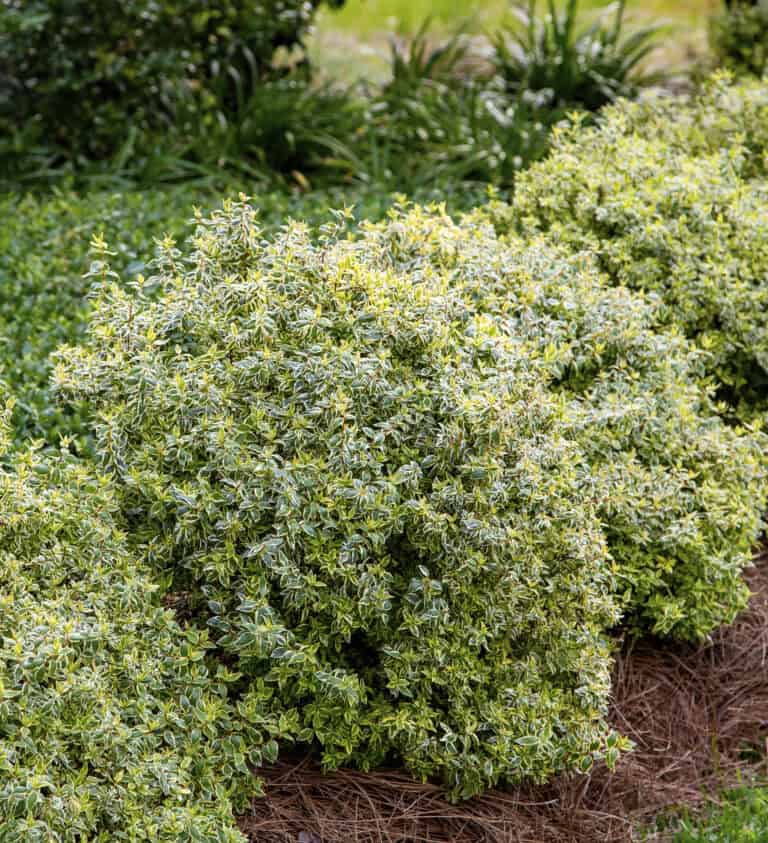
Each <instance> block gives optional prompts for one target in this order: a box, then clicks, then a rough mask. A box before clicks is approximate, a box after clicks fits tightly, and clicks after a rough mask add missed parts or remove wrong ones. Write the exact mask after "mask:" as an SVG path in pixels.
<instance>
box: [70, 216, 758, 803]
mask: <svg viewBox="0 0 768 843" xmlns="http://www.w3.org/2000/svg"><path fill="white" fill-rule="evenodd" d="M254 216H255V215H254V212H253V210H252V209H251V208H250V207H249V206H248V205H247V204H246V203H244V202H237V203H227V204H225V206H224V208H223V209H222V210H221V211H219V212H216V213H214V214H213V215H212V216H211V217H210V218H200V219H199V220H198V228H197V232H196V234H195V236H194V237H193V238H192V239H191V240H190V241H189V243H188V244H187V245H186V246H185V247H182V248H178V247H177V246H176V245H175V244H174V243H173V242H172V241H166V242H165V243H164V245H163V247H162V249H161V251H160V253H159V255H158V258H157V260H156V262H155V264H154V268H153V270H152V274H151V275H150V277H149V278H148V279H146V280H142V281H140V282H139V283H137V284H134V285H133V286H132V287H131V288H130V289H126V287H125V286H124V285H121V284H120V283H119V279H118V278H114V277H113V276H112V273H111V271H110V270H109V268H108V267H107V266H106V265H103V264H97V266H99V267H100V270H99V271H100V274H101V279H100V287H99V292H98V295H97V298H96V301H95V303H94V310H93V313H92V317H91V327H90V334H89V339H88V342H87V343H86V345H85V346H83V347H78V348H69V349H64V350H62V351H60V352H59V354H58V362H57V366H56V372H55V376H54V378H55V383H56V384H57V386H58V388H59V389H62V390H64V391H66V392H67V393H69V394H70V395H73V396H76V397H78V398H79V399H85V401H86V402H88V404H89V405H90V407H91V410H92V413H93V418H94V429H95V437H96V441H97V450H98V452H99V455H100V458H101V460H102V464H103V467H104V469H105V470H107V471H108V473H109V474H111V476H112V477H113V479H114V482H115V485H116V488H117V490H118V492H117V494H118V497H119V500H120V508H121V511H122V513H123V518H124V520H125V524H126V527H127V528H128V529H129V530H130V533H131V535H132V537H133V541H134V542H135V543H136V545H137V546H141V547H143V548H144V552H145V554H146V556H147V559H148V561H149V562H150V563H151V564H152V565H153V566H154V567H155V568H157V569H159V570H160V571H162V572H163V575H164V576H166V577H169V578H170V579H171V580H172V581H173V583H174V587H175V588H178V589H183V590H184V591H185V592H188V593H189V595H190V601H191V608H192V610H193V612H194V613H195V616H196V617H197V618H199V619H200V620H201V621H202V620H203V619H205V620H207V622H208V624H209V625H210V626H211V628H212V629H213V630H214V631H215V634H216V642H217V646H218V647H219V648H220V649H221V650H222V651H223V652H224V653H226V654H227V655H228V658H234V659H236V664H237V669H238V670H239V671H241V672H242V673H243V674H244V675H247V676H249V677H250V678H251V682H252V684H251V686H250V688H249V690H248V692H247V698H248V699H251V698H252V699H253V700H254V701H255V702H254V704H256V702H262V701H263V700H264V698H265V695H268V694H269V693H270V692H274V693H273V695H272V696H271V697H270V698H269V699H270V703H269V706H272V708H270V710H271V711H273V712H274V713H275V714H276V715H277V714H279V713H280V711H281V710H282V707H288V708H292V709H295V710H296V711H297V712H298V718H299V721H300V722H299V723H298V726H297V729H296V731H295V732H294V733H292V737H295V738H296V739H298V740H300V741H305V742H309V741H312V742H315V743H316V744H317V745H319V746H320V748H321V753H322V758H323V760H324V762H325V764H326V765H327V766H329V767H333V766H338V765H340V764H345V763H355V764H357V765H360V766H362V767H364V768H368V767H373V766H375V765H379V764H381V763H384V762H389V761H392V760H402V761H404V762H405V763H406V764H407V765H408V766H409V767H410V769H411V770H412V771H413V772H414V773H415V774H416V775H418V776H421V777H426V776H440V777H442V778H443V779H444V780H445V781H446V782H447V784H448V786H449V790H450V792H451V793H452V794H453V795H454V796H466V795H469V794H472V793H475V792H478V791H480V790H482V789H483V788H484V787H487V786H489V785H491V784H494V783H495V782H497V781H503V780H507V781H517V780H520V779H533V780H544V779H547V778H549V777H551V776H552V775H553V774H554V773H556V772H558V771H563V770H569V769H578V770H587V769H589V767H590V764H591V763H592V761H593V760H594V759H595V758H598V757H601V756H604V757H606V758H607V759H608V760H609V762H613V761H614V760H615V759H616V757H617V754H618V751H619V750H620V749H621V748H622V746H624V745H625V743H624V742H623V741H622V739H621V738H619V737H617V736H616V735H614V734H611V733H610V732H609V731H608V730H607V729H606V726H605V723H604V719H603V716H604V713H605V704H606V696H607V692H608V668H609V662H608V652H607V649H606V645H605V641H604V640H603V633H604V632H605V631H607V630H608V629H609V628H610V627H612V626H614V625H615V624H616V623H617V622H618V621H619V610H621V611H623V612H624V614H625V615H626V617H627V618H628V619H631V622H632V624H633V625H634V626H635V627H636V628H641V629H643V628H646V629H647V628H651V629H653V630H655V631H657V632H659V633H664V634H668V635H674V636H678V637H684V638H701V637H703V636H705V635H706V634H707V633H708V632H709V631H710V630H711V629H712V628H714V627H715V626H717V625H718V624H719V623H721V622H723V621H725V620H729V619H730V618H731V617H732V616H733V614H734V613H735V612H736V611H737V609H738V608H739V607H740V606H741V605H743V603H744V599H745V589H744V586H743V584H742V581H741V571H742V569H743V567H744V566H745V565H746V564H748V561H749V555H748V551H749V548H750V544H751V542H752V540H753V538H754V536H755V534H756V532H757V530H758V529H759V524H760V520H759V511H760V494H759V490H760V488H761V484H762V483H763V482H764V471H763V464H762V462H761V448H762V447H763V444H764V443H763V442H762V440H761V439H760V438H759V437H758V436H757V435H755V436H750V435H747V434H746V433H743V432H739V431H736V430H732V429H729V428H727V427H726V426H725V425H724V424H723V423H722V421H721V420H720V418H719V417H718V415H717V414H716V412H715V410H714V407H713V406H712V403H711V401H710V399H709V397H708V395H707V393H706V392H705V391H704V390H703V389H702V387H701V386H700V383H699V374H700V371H699V370H700V369H701V360H700V354H699V353H698V352H696V351H695V350H694V349H693V348H692V347H691V346H689V345H688V343H687V342H686V341H685V340H684V339H683V338H682V337H680V336H677V335H675V334H672V333H669V334H659V333H657V332H656V331H655V330H654V329H653V326H654V325H655V319H656V310H657V309H658V302H654V301H651V300H646V299H644V298H643V297H641V296H638V295H636V294H632V293H630V292H628V291H626V290H618V289H613V288H611V287H606V286H605V285H604V284H603V283H602V279H601V277H600V275H599V274H598V273H597V272H596V271H595V269H594V267H593V266H592V265H591V263H590V261H589V260H586V259H584V260H576V259H573V258H570V257H569V256H568V255H567V254H560V253H558V252H555V251H553V250H552V249H551V248H549V247H547V245H546V244H544V243H535V244H532V245H526V244H524V243H522V242H517V241H507V242H504V241H501V240H500V239H499V238H498V237H497V236H496V234H495V233H494V231H493V229H492V227H491V226H490V225H488V224H487V223H485V222H484V220H483V218H482V215H474V216H472V217H467V218H465V219H464V220H462V221H461V222H459V223H455V222H452V221H451V220H450V219H449V218H448V217H447V216H446V215H445V214H444V212H442V211H441V210H440V209H438V208H431V209H427V210H423V209H405V210H398V211H394V212H392V214H391V215H390V217H389V218H388V219H387V220H386V221H385V222H382V223H380V224H362V225H360V226H358V227H357V228H352V230H351V231H349V232H348V233H344V231H343V229H344V227H343V226H342V225H341V224H339V225H338V226H327V227H325V228H323V229H321V231H320V234H319V237H313V236H312V235H311V234H310V232H309V231H308V230H307V228H306V227H305V226H301V225H298V224H295V223H294V224H289V225H287V226H286V227H285V228H284V229H283V230H282V231H281V232H280V233H279V234H278V235H276V236H275V237H273V238H267V237H265V236H264V235H263V234H262V232H261V230H260V229H259V227H258V225H257V224H256V221H255V218H254ZM265 704H266V703H265Z"/></svg>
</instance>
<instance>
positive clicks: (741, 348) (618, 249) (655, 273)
mask: <svg viewBox="0 0 768 843" xmlns="http://www.w3.org/2000/svg"><path fill="white" fill-rule="evenodd" d="M767 118H768V88H766V86H765V85H763V84H759V83H755V84H745V85H743V86H731V85H729V83H728V81H727V79H724V78H720V79H716V80H715V81H714V82H713V83H712V84H711V85H710V86H709V88H708V89H707V91H706V92H705V93H704V94H703V95H702V96H701V97H699V98H697V99H695V100H693V101H692V102H688V101H685V100H680V99H673V98H670V99H655V100H652V101H649V102H646V103H643V104H631V103H627V102H622V103H621V104H619V105H617V106H615V107H611V108H609V109H608V110H607V111H605V112H604V114H603V116H602V117H601V119H600V122H599V125H598V126H597V127H595V128H591V129H578V128H574V129H571V130H568V131H563V132H558V133H557V134H556V136H555V140H554V149H553V151H552V153H551V155H550V156H549V157H548V158H547V159H546V160H545V161H544V162H542V163H540V164H538V165H535V166H534V167H533V168H532V169H531V170H530V171H528V172H526V173H525V174H523V175H522V176H521V178H520V180H519V183H518V184H517V188H516V192H515V197H514V201H513V204H512V207H511V208H510V209H506V210H505V209H503V208H499V207H496V209H495V212H493V213H495V215H496V222H497V225H498V226H499V227H500V228H502V229H505V228H512V229H516V230H518V231H522V232H527V233H530V232H531V231H534V232H536V231H541V232H547V233H548V236H549V237H550V238H552V239H553V240H556V241H557V242H559V243H561V244H564V245H567V246H569V247H571V248H572V249H574V250H584V251H588V252H591V253H593V254H595V255H596V256H597V258H598V261H599V264H600V266H601V268H602V269H603V270H604V271H605V272H606V273H607V275H608V277H609V278H610V280H611V281H612V282H613V283H615V284H626V285H628V286H630V287H632V288H635V289H639V290H647V291H654V292H657V293H659V294H661V296H662V298H663V300H664V303H665V305H666V311H665V312H664V313H662V314H661V316H662V319H663V320H665V321H668V322H671V323H674V324H676V325H678V326H680V328H681V329H682V330H683V331H684V332H685V333H686V334H687V335H688V336H690V337H692V338H693V339H694V340H695V342H696V343H697V345H698V346H699V347H700V348H701V349H702V350H704V351H705V352H707V354H708V358H707V359H708V367H709V369H710V371H711V372H713V373H714V375H715V376H716V378H717V382H718V384H719V386H720V394H721V396H722V397H724V398H728V399H729V400H731V401H732V403H733V404H734V406H736V408H737V410H738V412H739V414H740V415H741V416H742V417H746V418H749V417H751V416H753V415H754V413H755V412H763V411H764V410H765V409H766V408H768V400H766V399H767V398H768V392H767V390H768V283H766V278H768V217H766V214H765V207H766V199H767V198H768V183H766V180H765V162H766V148H768V147H767V146H766V138H767V137H768V135H767V134H766V126H768V119H767Z"/></svg>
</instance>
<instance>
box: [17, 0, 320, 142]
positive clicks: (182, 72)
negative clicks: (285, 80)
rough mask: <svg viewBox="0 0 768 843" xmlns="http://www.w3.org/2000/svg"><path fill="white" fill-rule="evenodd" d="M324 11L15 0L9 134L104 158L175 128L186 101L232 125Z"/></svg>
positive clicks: (201, 3) (194, 0)
mask: <svg viewBox="0 0 768 843" xmlns="http://www.w3.org/2000/svg"><path fill="white" fill-rule="evenodd" d="M315 5H316V3H314V2H304V1H303V0H260V1H259V2H253V0H225V1H224V2H222V0H218V2H210V0H184V2H178V0H162V2H155V0H129V2H117V0H99V2H98V3H92V2H87V1H86V0H3V2H2V3H0V129H4V130H5V131H11V130H12V129H13V128H14V127H25V128H30V129H31V131H32V132H33V133H34V134H36V135H37V136H38V137H39V138H41V139H44V140H45V141H46V143H48V144H51V142H52V143H53V145H56V146H59V147H61V148H63V149H64V150H67V151H69V152H70V153H74V154H75V155H78V156H79V155H83V156H86V157H103V156H105V155H110V154H112V153H114V152H115V151H116V150H118V149H119V148H120V147H121V146H123V144H124V143H125V141H126V139H127V137H128V133H129V131H136V130H138V131H144V130H147V129H158V128H161V127H166V128H168V127H170V126H172V125H173V123H174V120H175V119H176V118H177V116H178V115H177V113H176V108H177V105H178V103H179V101H180V100H181V99H185V98H187V99H188V98H190V97H191V98H193V99H194V100H195V101H196V102H197V104H198V106H199V114H201V115H206V114H208V115H212V114H215V113H216V112H217V111H223V112H225V113H226V112H228V111H230V110H232V109H233V108H234V107H235V105H236V102H235V98H236V96H237V95H240V96H243V95H245V96H249V95H250V94H251V93H252V92H253V91H254V90H255V89H256V88H257V87H258V85H259V84H260V83H261V82H262V81H263V80H264V78H265V77H269V76H271V75H274V71H273V69H272V67H271V62H272V58H273V55H274V52H275V50H276V48H277V47H280V46H285V47H289V48H290V47H293V46H294V45H296V44H298V43H300V41H301V38H302V36H303V34H304V32H305V31H306V29H307V26H308V25H309V23H310V20H311V16H312V13H313V11H314V7H315ZM129 126H130V127H131V128H130V129H129V128H128V127H129Z"/></svg>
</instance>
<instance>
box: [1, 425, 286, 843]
mask: <svg viewBox="0 0 768 843" xmlns="http://www.w3.org/2000/svg"><path fill="white" fill-rule="evenodd" d="M6 420H7V419H6ZM5 444H7V438H6V439H5ZM114 509H115V505H114V501H113V499H112V495H111V493H110V491H109V488H108V485H107V483H106V481H105V480H104V479H102V478H99V477H96V476H93V475H92V474H90V473H88V472H87V471H86V470H84V469H83V468H82V467H80V466H78V465H77V463H75V462H71V461H69V460H67V458H66V457H64V456H61V457H58V456H53V457H46V458H44V457H42V456H41V455H40V454H39V453H37V452H35V451H27V452H25V453H20V454H18V455H17V456H16V457H15V461H14V462H13V463H12V465H10V466H7V467H6V468H5V469H2V468H0V838H1V839H2V840H4V841H9V843H10V842H11V841H14V843H15V841H18V843H22V841H23V842H24V843H38V842H39V843H49V841H61V843H80V841H86V840H87V841H102V840H103V841H110V843H112V841H114V842H115V843H119V841H125V843H150V841H153V842H154V841H161V843H172V841H173V843H176V841H182V840H184V841H196V840H199V841H216V843H236V841H244V838H243V837H242V836H241V835H240V834H239V832H238V831H237V830H236V827H235V824H234V819H233V810H235V809H241V808H242V807H243V806H244V804H246V800H247V798H248V796H249V795H251V794H252V793H253V792H254V791H255V790H256V789H257V780H256V779H255V778H254V777H253V774H252V772H251V769H250V765H258V764H259V763H261V761H262V758H263V757H265V756H266V757H273V754H274V753H275V752H276V744H274V743H273V742H272V740H273V737H275V736H276V732H277V730H278V729H279V728H280V724H279V723H277V722H274V721H273V719H272V718H271V716H270V715H268V714H266V713H264V712H265V711H266V709H264V710H263V711H262V709H261V708H259V706H258V705H257V704H256V700H255V699H253V698H251V699H249V700H242V701H241V702H239V703H238V704H236V703H235V702H234V696H233V692H234V687H235V680H236V678H237V677H236V675H235V674H234V673H232V671H229V670H226V669H225V668H224V667H223V666H218V667H216V666H215V663H213V662H210V663H209V654H208V650H209V649H210V643H209V641H208V637H207V635H206V633H204V632H202V631H199V630H195V629H190V630H188V631H184V630H182V629H181V628H180V627H179V626H178V624H177V623H176V622H175V620H174V618H173V614H172V613H171V612H170V611H169V610H165V609H163V608H161V607H160V605H159V603H158V599H157V588H156V587H155V586H154V584H153V583H152V580H151V578H150V577H149V575H148V573H147V572H146V571H144V570H143V569H142V567H141V566H140V565H138V564H137V562H136V559H135V557H133V556H132V555H131V554H129V553H128V552H127V550H126V548H125V542H124V536H123V535H122V534H121V533H120V531H119V530H118V529H117V528H116V527H115V525H114V523H113V519H112V515H113V510H114ZM285 716H286V717H288V718H289V717H290V715H289V714H288V713H286V715H285Z"/></svg>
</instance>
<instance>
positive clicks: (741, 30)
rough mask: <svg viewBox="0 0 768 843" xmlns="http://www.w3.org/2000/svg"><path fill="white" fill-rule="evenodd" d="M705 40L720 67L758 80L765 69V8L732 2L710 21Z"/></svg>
mask: <svg viewBox="0 0 768 843" xmlns="http://www.w3.org/2000/svg"><path fill="white" fill-rule="evenodd" d="M709 41H710V45H711V47H712V51H713V52H714V54H715V58H716V59H717V61H718V62H719V64H720V65H722V66H723V67H726V68H728V69H729V70H732V71H733V72H734V73H737V74H739V75H741V74H752V75H754V76H759V77H762V76H763V75H764V74H765V71H766V69H768V6H766V4H765V2H747V0H734V2H732V3H730V4H728V5H727V8H725V9H723V11H722V12H720V14H718V15H715V16H714V17H713V18H712V20H711V21H710V29H709Z"/></svg>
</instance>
